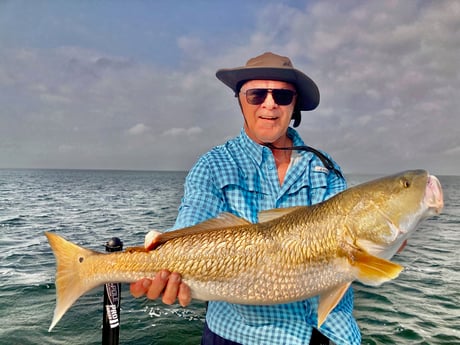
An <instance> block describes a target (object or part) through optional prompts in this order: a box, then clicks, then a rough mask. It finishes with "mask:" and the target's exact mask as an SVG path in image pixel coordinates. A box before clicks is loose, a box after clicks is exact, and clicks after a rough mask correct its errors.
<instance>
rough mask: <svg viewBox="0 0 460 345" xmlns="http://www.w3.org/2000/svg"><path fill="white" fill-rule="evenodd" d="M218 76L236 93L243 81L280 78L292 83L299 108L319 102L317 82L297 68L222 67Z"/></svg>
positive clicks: (309, 107)
mask: <svg viewBox="0 0 460 345" xmlns="http://www.w3.org/2000/svg"><path fill="white" fill-rule="evenodd" d="M216 77H217V78H218V79H219V80H220V81H222V82H223V83H224V84H225V85H227V86H228V87H230V88H231V89H232V90H233V91H234V92H235V93H236V92H238V91H239V90H237V88H238V87H239V86H241V85H239V84H240V83H241V82H242V81H246V80H279V81H285V82H287V83H291V84H293V85H294V86H295V88H296V90H297V94H298V99H299V102H298V108H299V110H313V109H315V108H316V107H317V106H318V104H319V90H318V87H317V86H316V84H315V82H314V81H313V80H311V79H310V78H309V77H308V76H307V75H305V74H304V73H302V72H301V71H299V70H297V69H295V68H276V67H238V68H229V69H220V70H218V71H217V72H216Z"/></svg>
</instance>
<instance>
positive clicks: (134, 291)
mask: <svg viewBox="0 0 460 345" xmlns="http://www.w3.org/2000/svg"><path fill="white" fill-rule="evenodd" d="M151 284H152V281H151V280H150V279H147V278H143V279H140V280H138V281H137V282H134V283H132V284H131V285H130V286H129V291H130V292H131V295H133V297H134V298H138V297H141V296H143V295H145V294H146V293H147V291H148V289H149V287H150V285H151Z"/></svg>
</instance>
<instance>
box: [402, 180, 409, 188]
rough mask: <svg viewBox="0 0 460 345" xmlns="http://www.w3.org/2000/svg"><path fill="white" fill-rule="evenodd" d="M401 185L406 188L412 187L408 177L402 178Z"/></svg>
mask: <svg viewBox="0 0 460 345" xmlns="http://www.w3.org/2000/svg"><path fill="white" fill-rule="evenodd" d="M401 185H402V186H403V187H404V188H409V187H410V182H409V180H407V179H402V180H401Z"/></svg>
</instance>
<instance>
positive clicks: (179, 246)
mask: <svg viewBox="0 0 460 345" xmlns="http://www.w3.org/2000/svg"><path fill="white" fill-rule="evenodd" d="M442 207H443V195H442V189H441V185H440V183H439V180H438V179H437V178H436V177H435V176H430V175H429V174H428V173H427V172H426V171H423V170H415V171H407V172H404V173H401V174H397V175H393V176H388V177H384V178H380V179H377V180H374V181H370V182H367V183H364V184H361V185H358V186H355V187H352V188H349V189H347V190H345V191H343V192H342V193H340V194H337V195H336V196H334V197H332V198H331V199H329V200H327V201H325V202H323V203H321V204H317V205H314V206H309V207H307V206H302V207H292V208H286V209H274V210H269V211H264V212H261V213H260V215H259V223H257V224H251V223H249V222H247V221H246V220H244V219H241V218H238V217H236V216H234V215H231V214H229V213H224V214H222V215H220V216H219V217H217V218H215V219H211V220H208V221H205V222H203V223H201V224H198V225H196V226H192V227H189V228H185V229H181V230H177V231H172V232H166V233H164V234H161V235H160V236H159V237H158V238H157V243H156V247H155V248H154V249H153V250H150V251H146V250H138V249H134V250H133V249H131V250H127V251H125V252H118V253H111V254H104V253H98V252H95V251H92V250H88V249H84V248H81V247H79V246H77V245H75V244H72V243H70V242H68V241H66V240H64V239H63V238H61V237H59V236H58V235H55V234H52V233H46V236H47V237H48V240H49V243H50V245H51V247H52V249H53V251H54V254H55V256H56V261H57V273H56V299H57V304H56V309H55V311H54V318H53V321H52V323H51V326H50V330H51V329H52V328H53V327H54V326H55V325H56V323H57V322H58V321H59V320H60V319H61V317H62V316H63V315H64V313H65V312H66V311H67V309H69V308H70V306H71V305H72V304H73V303H74V302H75V301H76V300H77V299H78V298H79V297H80V296H81V295H83V294H84V293H86V292H87V291H89V290H91V289H93V288H94V287H96V286H98V285H101V284H104V283H107V282H133V281H136V280H138V279H140V278H142V277H152V276H153V275H154V274H155V272H157V271H159V270H161V269H167V270H169V271H171V272H179V273H180V274H181V275H182V278H183V281H184V282H185V283H187V284H188V285H189V286H190V289H191V291H192V297H193V298H196V299H201V300H207V301H210V300H218V301H227V302H231V303H240V304H259V305H268V304H276V303H286V302H291V301H298V300H303V299H306V298H309V297H312V296H315V295H320V303H319V308H318V323H319V325H321V324H322V323H323V322H324V320H325V319H326V317H327V315H328V314H329V312H330V311H331V310H332V309H333V308H334V307H335V306H336V305H337V303H338V302H339V301H340V299H341V298H342V296H343V294H344V293H345V291H346V290H347V289H348V287H349V286H350V284H351V282H352V281H354V280H358V281H360V282H362V283H364V284H367V285H379V284H381V283H383V282H385V281H388V280H391V279H394V278H396V277H397V276H398V275H399V273H400V272H401V270H402V267H401V266H400V265H398V264H396V263H392V262H390V261H388V260H389V259H390V258H391V257H392V256H393V255H394V254H395V253H396V252H397V250H398V249H399V248H400V246H401V245H402V244H403V242H404V241H405V240H406V239H407V237H408V236H409V235H410V233H411V232H413V231H414V229H415V227H416V225H417V224H418V223H419V222H420V221H421V220H422V219H424V218H426V217H429V216H432V215H435V214H438V213H439V212H440V211H441V209H442Z"/></svg>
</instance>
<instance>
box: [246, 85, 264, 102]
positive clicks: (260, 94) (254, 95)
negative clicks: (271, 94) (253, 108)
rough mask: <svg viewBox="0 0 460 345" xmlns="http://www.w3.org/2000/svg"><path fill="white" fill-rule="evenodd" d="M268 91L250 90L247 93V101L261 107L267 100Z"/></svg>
mask: <svg viewBox="0 0 460 345" xmlns="http://www.w3.org/2000/svg"><path fill="white" fill-rule="evenodd" d="M267 93H268V90H267V89H250V90H247V91H246V100H247V101H248V103H249V104H252V105H259V104H262V103H263V102H264V101H265V98H267Z"/></svg>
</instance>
